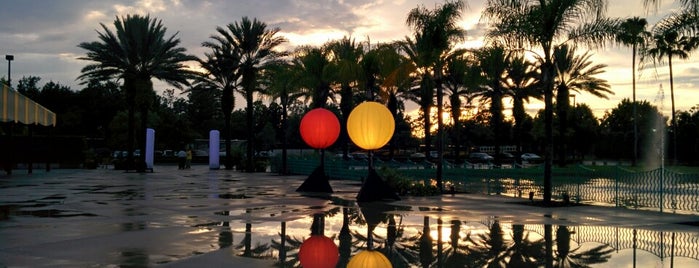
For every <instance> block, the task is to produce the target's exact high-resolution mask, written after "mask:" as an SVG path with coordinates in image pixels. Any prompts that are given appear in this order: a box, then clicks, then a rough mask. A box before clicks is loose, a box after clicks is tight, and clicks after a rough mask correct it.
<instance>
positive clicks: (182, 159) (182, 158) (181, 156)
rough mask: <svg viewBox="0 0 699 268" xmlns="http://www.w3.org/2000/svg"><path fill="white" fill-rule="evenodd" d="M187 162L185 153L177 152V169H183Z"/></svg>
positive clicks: (182, 151)
mask: <svg viewBox="0 0 699 268" xmlns="http://www.w3.org/2000/svg"><path fill="white" fill-rule="evenodd" d="M186 162H187V153H186V152H185V151H184V150H180V151H179V152H177V168H178V169H184V168H185V165H186Z"/></svg>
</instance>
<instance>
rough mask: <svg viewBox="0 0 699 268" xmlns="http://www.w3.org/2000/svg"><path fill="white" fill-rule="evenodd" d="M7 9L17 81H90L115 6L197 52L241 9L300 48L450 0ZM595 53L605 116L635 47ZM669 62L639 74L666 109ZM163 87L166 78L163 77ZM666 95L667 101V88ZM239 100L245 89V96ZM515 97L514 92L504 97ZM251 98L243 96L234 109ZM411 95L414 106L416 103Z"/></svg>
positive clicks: (392, 28)
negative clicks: (94, 47)
mask: <svg viewBox="0 0 699 268" xmlns="http://www.w3.org/2000/svg"><path fill="white" fill-rule="evenodd" d="M3 2H4V5H3V8H2V9H0V19H1V23H0V54H12V55H14V56H15V60H14V61H12V80H13V85H16V81H17V80H18V79H19V78H21V77H22V76H39V77H41V78H42V80H41V81H40V85H43V84H44V83H46V82H49V81H54V82H57V83H59V84H62V85H66V86H70V87H71V88H72V89H73V90H79V89H81V88H82V86H80V85H79V84H78V83H79V82H78V81H77V80H76V78H77V76H78V75H79V74H80V69H81V68H82V67H83V66H85V65H86V64H88V62H86V61H82V60H78V59H77V58H78V57H81V56H83V55H84V54H85V51H84V50H82V49H80V48H78V47H77V45H78V44H79V43H81V42H88V41H89V42H91V41H97V32H96V31H98V30H99V31H101V28H100V26H99V24H100V23H104V24H106V25H108V26H110V27H111V26H112V24H113V21H114V19H115V18H116V16H123V15H126V14H135V13H137V14H150V15H151V16H152V17H156V18H158V19H161V20H162V22H163V24H164V25H165V26H166V27H167V30H168V31H167V33H168V35H172V34H175V33H177V32H178V37H179V38H180V39H181V41H182V46H183V47H185V48H187V52H188V53H191V54H194V55H195V56H199V57H201V56H203V54H204V52H205V51H207V49H205V48H203V47H201V43H202V42H203V41H207V40H208V39H209V36H211V35H212V34H213V33H214V32H215V28H216V27H217V26H224V25H226V24H229V23H232V22H235V21H239V20H240V19H241V18H242V17H243V16H248V17H250V18H257V19H258V20H260V21H263V22H265V23H267V25H268V27H270V28H274V27H278V28H280V30H281V31H280V35H282V36H284V37H286V38H287V39H288V40H289V42H288V44H286V46H287V47H288V48H289V49H292V48H294V47H296V46H298V45H307V44H311V45H317V44H322V43H324V42H326V41H329V40H336V39H339V38H342V37H343V36H352V37H354V38H355V39H356V40H357V41H362V42H366V41H367V40H369V41H370V42H371V43H372V44H375V43H378V42H390V41H394V40H399V39H404V37H405V36H406V35H410V34H411V33H410V29H409V28H408V27H407V26H406V24H405V19H406V16H407V14H408V12H409V11H410V10H411V9H413V8H415V7H417V6H419V5H424V6H425V7H427V8H430V9H432V8H434V7H435V5H436V4H441V3H443V1H415V0H335V1H302V0H256V1H225V0H219V1H215V0H212V1H199V0H135V1H126V0H124V1H116V0H113V1H84V0H59V1H44V0H23V1H20V0H7V1H3ZM484 2H485V1H484V0H478V1H466V3H467V5H468V8H467V9H466V10H464V13H463V18H462V20H463V21H462V23H461V25H462V27H463V28H465V29H466V30H467V32H468V40H467V41H466V42H465V43H464V44H462V45H463V46H466V47H478V46H480V45H481V44H482V35H483V32H484V30H485V29H484V25H482V24H479V23H478V22H479V19H480V13H481V10H482V9H483V5H484ZM609 2H610V4H609V9H608V16H609V17H621V18H627V17H633V16H639V17H646V18H648V21H649V24H650V25H651V26H652V24H654V23H655V22H656V21H658V19H659V18H661V17H663V16H665V15H666V14H669V13H670V12H671V11H673V10H675V9H676V8H677V5H676V4H674V1H670V0H665V1H662V4H661V6H660V7H659V8H658V10H657V12H654V11H646V9H644V7H643V6H642V2H643V1H642V0H614V1H609ZM593 52H594V56H593V59H594V60H595V62H596V63H601V64H607V65H608V67H607V68H606V73H605V74H604V75H602V76H601V78H605V79H607V80H609V82H610V84H611V85H612V90H613V91H614V92H615V95H613V96H610V98H609V100H604V99H599V98H596V97H594V96H591V95H589V94H579V93H576V102H577V103H587V104H588V105H590V106H591V107H592V108H593V110H594V112H595V114H597V115H598V117H599V116H601V115H602V114H604V112H605V111H607V110H609V109H611V108H613V107H615V106H616V105H617V104H618V103H619V101H620V100H621V99H623V98H631V49H630V48H626V47H619V46H615V45H610V46H607V47H606V48H604V49H600V50H595V51H593ZM696 62H697V57H696V56H692V57H691V58H690V59H689V60H686V61H685V60H675V61H674V62H673V66H674V75H675V99H676V103H677V110H688V109H690V108H691V107H693V106H695V105H697V104H699V100H697V96H699V79H697V75H698V74H699V68H698V66H697V65H696ZM0 66H2V67H1V68H0V76H4V77H6V76H7V64H0ZM667 74H668V67H667V66H666V65H661V66H658V67H657V68H653V67H652V66H650V67H649V68H647V69H646V70H643V71H641V72H640V74H639V76H640V77H639V79H638V82H637V98H638V99H639V100H648V101H649V102H651V103H653V104H654V105H656V106H658V107H662V108H663V110H664V111H666V112H665V114H666V115H669V109H670V97H669V94H670V86H669V76H668V75H667ZM155 84H156V88H157V89H159V90H162V89H164V88H165V87H166V85H164V84H162V83H157V82H156V83H155ZM661 85H662V88H663V89H664V92H665V98H664V99H665V101H664V102H661V100H662V99H663V98H662V95H660V94H659V90H660V88H661ZM238 99H239V100H240V99H241V98H238ZM510 105H511V103H509V102H506V106H508V107H509V106H510ZM243 106H244V105H243V104H242V103H240V102H239V103H238V104H237V105H236V107H235V108H236V109H239V108H242V107H243ZM542 107H543V105H542V104H541V103H537V102H534V103H532V104H530V105H529V107H528V109H529V110H530V111H531V112H533V111H535V110H536V109H539V108H542ZM415 108H416V106H415V105H408V109H409V110H412V109H415Z"/></svg>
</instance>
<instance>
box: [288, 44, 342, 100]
mask: <svg viewBox="0 0 699 268" xmlns="http://www.w3.org/2000/svg"><path fill="white" fill-rule="evenodd" d="M328 54H329V50H328V49H327V47H326V46H324V47H310V46H303V47H300V48H298V49H297V50H296V52H295V55H294V59H293V66H294V69H296V70H295V72H297V73H298V75H299V81H298V83H299V84H298V85H299V87H300V88H301V89H302V90H303V91H304V93H305V94H304V95H305V97H306V100H307V101H308V99H310V100H311V101H312V102H311V105H310V106H311V108H324V107H325V106H326V103H327V102H328V100H332V99H333V98H334V96H333V92H332V88H331V84H332V75H331V73H332V70H331V69H332V68H331V67H330V60H329V55H328Z"/></svg>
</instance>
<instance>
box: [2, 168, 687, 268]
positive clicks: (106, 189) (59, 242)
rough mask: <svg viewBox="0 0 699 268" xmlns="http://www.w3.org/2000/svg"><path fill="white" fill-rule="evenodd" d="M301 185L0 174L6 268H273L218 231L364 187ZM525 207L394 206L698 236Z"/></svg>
mask: <svg viewBox="0 0 699 268" xmlns="http://www.w3.org/2000/svg"><path fill="white" fill-rule="evenodd" d="M304 179H305V177H304V176H278V175H275V174H270V173H252V174H248V173H242V172H238V171H227V170H209V169H208V167H207V166H203V165H195V166H193V168H192V169H188V170H178V169H177V167H176V166H169V165H164V166H155V168H154V172H153V173H144V174H140V173H126V172H124V171H120V170H112V169H95V170H62V169H58V170H52V171H50V172H46V171H43V170H34V173H33V174H26V170H15V172H14V174H13V175H11V176H7V175H0V267H142V266H164V267H224V266H225V267H272V266H273V265H274V261H273V260H270V259H267V260H264V259H254V258H246V257H240V256H238V255H237V254H234V252H233V248H234V247H230V246H225V245H223V246H222V236H221V235H220V234H221V229H223V228H229V229H235V228H233V227H232V226H233V225H235V223H239V222H240V223H255V224H256V226H267V225H266V224H267V223H275V224H278V223H279V222H291V221H298V220H300V219H308V218H309V216H310V215H313V214H314V213H318V212H322V211H327V210H330V209H332V208H335V207H337V206H342V205H345V206H356V204H354V203H352V201H354V198H355V196H356V194H357V191H358V190H359V182H358V181H331V185H332V187H333V189H334V191H335V193H333V194H332V196H326V197H324V198H322V197H321V198H319V197H317V196H316V197H312V196H304V195H301V194H299V193H297V192H296V191H295V190H296V188H297V187H298V186H299V185H300V184H301V183H302V182H303V180H304ZM337 200H345V201H348V202H347V203H345V204H338V203H337ZM521 201H526V200H524V199H514V198H511V197H502V196H486V195H480V194H456V195H453V196H452V195H443V196H436V197H405V198H404V199H403V200H400V201H395V202H391V204H392V205H395V206H400V207H408V208H410V209H409V211H410V212H409V213H410V214H411V215H416V216H430V217H439V218H445V219H448V218H450V217H458V218H459V219H461V220H467V219H473V220H474V221H477V220H480V219H482V218H484V217H495V218H497V219H498V220H499V221H500V222H509V223H520V224H552V225H568V226H576V225H582V226H585V225H604V226H618V227H626V228H640V229H650V230H666V231H677V232H697V233H699V228H698V227H696V226H694V225H692V224H686V223H697V222H699V217H698V216H695V215H678V214H670V213H665V214H663V213H658V212H652V211H639V210H630V209H623V208H613V207H599V206H573V207H558V208H542V207H537V206H530V205H522V204H518V202H521ZM220 223H224V224H220ZM228 223H230V226H229V225H228ZM678 223H685V224H678ZM275 226H277V225H273V226H272V225H270V226H269V228H270V233H274V234H276V233H278V232H279V230H278V229H276V227H275ZM235 230H237V229H235ZM235 230H234V232H239V231H235ZM243 232H244V231H243ZM235 242H238V241H235ZM224 244H225V243H224ZM230 244H231V243H228V245H230Z"/></svg>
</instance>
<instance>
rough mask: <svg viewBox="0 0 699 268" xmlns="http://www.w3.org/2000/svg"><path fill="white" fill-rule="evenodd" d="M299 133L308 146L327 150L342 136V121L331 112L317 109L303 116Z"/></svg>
mask: <svg viewBox="0 0 699 268" xmlns="http://www.w3.org/2000/svg"><path fill="white" fill-rule="evenodd" d="M299 131H300V132H301V138H303V141H305V142H306V144H308V146H311V147H312V148H314V149H325V148H328V147H329V146H330V145H333V143H335V141H336V140H337V137H338V136H340V121H338V120H337V116H335V114H334V113H332V112H331V111H328V110H326V109H323V108H316V109H313V110H311V111H309V112H308V113H306V115H304V116H303V119H301V125H300V126H299Z"/></svg>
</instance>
